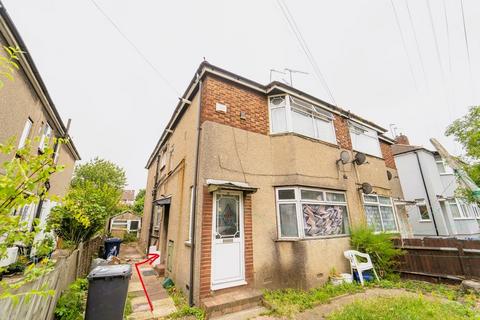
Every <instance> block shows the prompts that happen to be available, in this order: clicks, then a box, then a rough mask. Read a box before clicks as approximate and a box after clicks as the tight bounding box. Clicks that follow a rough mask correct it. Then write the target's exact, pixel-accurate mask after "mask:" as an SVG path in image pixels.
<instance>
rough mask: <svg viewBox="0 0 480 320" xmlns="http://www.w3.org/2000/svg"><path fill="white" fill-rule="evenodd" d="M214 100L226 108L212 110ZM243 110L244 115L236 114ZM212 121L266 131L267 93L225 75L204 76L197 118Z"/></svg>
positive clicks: (240, 127) (267, 125)
mask: <svg viewBox="0 0 480 320" xmlns="http://www.w3.org/2000/svg"><path fill="white" fill-rule="evenodd" d="M216 103H221V104H224V105H226V106H227V112H219V111H216V110H215V106H216ZM240 112H245V119H241V118H240ZM207 120H209V121H213V122H218V123H221V124H225V125H228V126H232V127H235V128H239V129H244V130H248V131H252V132H256V133H261V134H265V135H266V134H268V133H269V120H268V103H267V97H266V96H265V95H263V94H261V93H259V92H256V91H254V90H252V89H249V88H246V87H242V86H239V85H238V84H235V83H233V82H230V81H228V80H225V79H220V78H218V77H215V76H211V75H209V76H207V77H206V78H205V80H204V82H203V92H202V115H201V122H204V121H207Z"/></svg>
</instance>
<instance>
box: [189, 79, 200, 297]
mask: <svg viewBox="0 0 480 320" xmlns="http://www.w3.org/2000/svg"><path fill="white" fill-rule="evenodd" d="M198 86H199V103H198V115H197V121H198V122H197V144H196V147H195V149H196V150H195V174H194V178H193V179H194V180H193V190H194V192H193V199H192V217H191V219H192V221H191V224H192V239H191V247H190V279H189V290H188V304H189V305H190V306H193V305H194V301H193V289H194V282H195V277H194V273H195V244H196V241H195V234H196V232H195V231H196V230H195V229H196V228H195V226H196V221H197V219H196V216H197V198H198V197H197V194H198V172H199V164H200V137H201V136H200V134H201V131H202V123H201V119H200V116H201V112H202V80H199V83H198Z"/></svg>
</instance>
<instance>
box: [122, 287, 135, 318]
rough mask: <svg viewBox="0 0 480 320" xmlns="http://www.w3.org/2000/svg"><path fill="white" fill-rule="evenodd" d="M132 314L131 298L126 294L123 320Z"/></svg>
mask: <svg viewBox="0 0 480 320" xmlns="http://www.w3.org/2000/svg"><path fill="white" fill-rule="evenodd" d="M132 312H133V307H132V296H131V294H130V293H129V294H127V301H125V309H123V319H128V316H129V315H131V314H132Z"/></svg>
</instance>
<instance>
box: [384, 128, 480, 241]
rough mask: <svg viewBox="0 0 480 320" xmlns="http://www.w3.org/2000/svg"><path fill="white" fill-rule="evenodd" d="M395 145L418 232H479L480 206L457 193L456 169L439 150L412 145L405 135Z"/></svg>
mask: <svg viewBox="0 0 480 320" xmlns="http://www.w3.org/2000/svg"><path fill="white" fill-rule="evenodd" d="M396 140H397V144H395V145H393V146H392V150H393V154H394V157H395V164H396V166H397V171H398V176H399V177H400V183H401V186H402V190H403V194H404V197H405V199H407V200H408V202H409V203H410V204H411V205H409V206H408V219H409V222H410V225H411V227H412V229H413V233H414V235H415V236H455V237H459V238H465V237H467V238H470V237H472V238H478V237H479V236H480V228H479V221H480V208H479V207H478V206H477V205H476V204H469V203H467V202H465V201H464V200H463V199H461V198H458V197H455V190H456V189H457V187H458V184H457V179H456V177H455V173H454V171H453V170H452V168H450V167H449V166H448V165H447V163H446V162H445V160H444V159H442V157H441V156H440V154H438V152H436V151H430V150H428V149H426V148H424V147H422V146H414V145H410V143H409V140H408V138H407V137H406V136H405V135H400V136H399V137H397V139H396Z"/></svg>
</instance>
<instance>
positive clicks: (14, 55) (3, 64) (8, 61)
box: [0, 46, 25, 89]
mask: <svg viewBox="0 0 480 320" xmlns="http://www.w3.org/2000/svg"><path fill="white" fill-rule="evenodd" d="M3 49H4V50H5V52H6V53H7V54H8V56H7V57H4V56H3V55H1V54H0V89H1V88H3V86H4V82H3V80H2V78H6V79H8V80H10V81H13V80H14V78H13V72H14V71H15V69H17V70H19V69H20V67H19V65H18V61H20V59H19V57H18V56H19V55H20V54H23V53H25V52H23V51H22V50H20V48H18V47H7V46H3Z"/></svg>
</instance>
